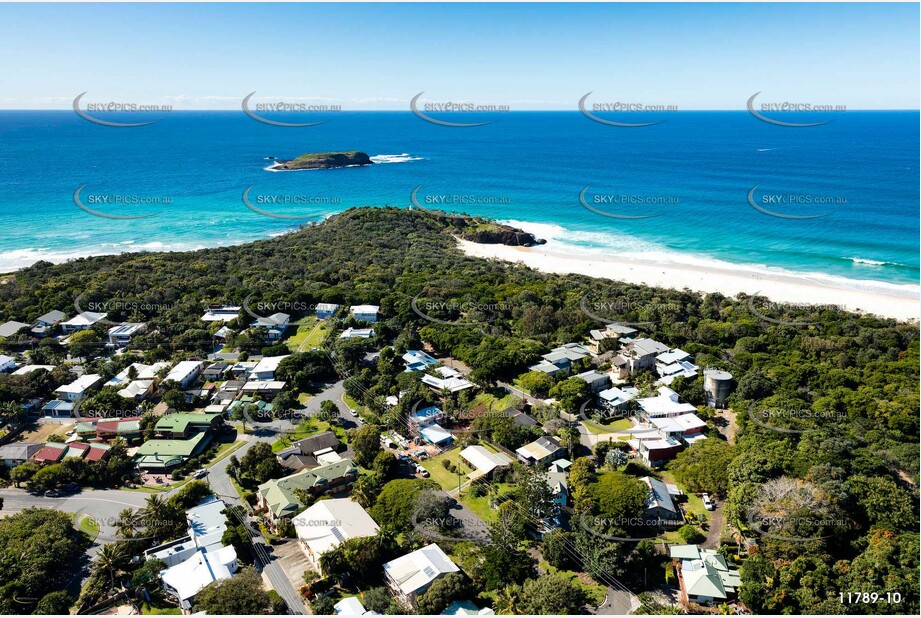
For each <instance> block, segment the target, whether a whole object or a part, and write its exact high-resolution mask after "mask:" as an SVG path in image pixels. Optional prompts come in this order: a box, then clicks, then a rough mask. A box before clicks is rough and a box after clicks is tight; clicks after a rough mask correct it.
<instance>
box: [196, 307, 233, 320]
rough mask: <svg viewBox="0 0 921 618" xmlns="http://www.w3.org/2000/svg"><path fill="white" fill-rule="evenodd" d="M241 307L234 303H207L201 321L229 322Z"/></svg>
mask: <svg viewBox="0 0 921 618" xmlns="http://www.w3.org/2000/svg"><path fill="white" fill-rule="evenodd" d="M242 308H243V307H240V306H236V305H209V306H208V310H207V311H206V312H205V315H203V316H201V319H202V322H229V321H230V320H233V319H234V318H236V317H237V316H238V315H239V314H240V309H242Z"/></svg>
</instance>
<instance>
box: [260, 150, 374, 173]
mask: <svg viewBox="0 0 921 618" xmlns="http://www.w3.org/2000/svg"><path fill="white" fill-rule="evenodd" d="M373 163H374V162H373V161H372V160H371V157H369V156H368V154H367V153H364V152H360V151H358V150H349V151H344V152H308V153H307V154H302V155H301V156H299V157H298V158H296V159H292V160H290V161H278V163H276V164H275V165H274V166H273V167H274V169H277V170H316V169H331V168H336V167H351V166H354V165H373Z"/></svg>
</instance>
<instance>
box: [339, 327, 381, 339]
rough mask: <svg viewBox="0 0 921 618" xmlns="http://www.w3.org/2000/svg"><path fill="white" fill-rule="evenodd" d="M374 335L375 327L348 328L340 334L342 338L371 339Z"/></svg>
mask: <svg viewBox="0 0 921 618" xmlns="http://www.w3.org/2000/svg"><path fill="white" fill-rule="evenodd" d="M373 336H374V329H373V328H352V327H351V326H350V327H348V328H346V329H345V330H344V331H342V333H341V334H340V335H339V338H340V339H370V338H371V337H373Z"/></svg>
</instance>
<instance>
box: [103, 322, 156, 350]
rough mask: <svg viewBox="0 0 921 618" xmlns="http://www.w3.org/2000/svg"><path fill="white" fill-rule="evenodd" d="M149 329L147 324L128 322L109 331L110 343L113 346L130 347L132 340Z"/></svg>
mask: <svg viewBox="0 0 921 618" xmlns="http://www.w3.org/2000/svg"><path fill="white" fill-rule="evenodd" d="M146 328H147V324H146V323H145V322H126V323H125V324H119V325H118V326H113V327H112V328H110V329H109V343H111V344H112V345H128V344H129V343H131V338H132V337H133V336H134V335H137V334H138V333H142V332H144V329H146Z"/></svg>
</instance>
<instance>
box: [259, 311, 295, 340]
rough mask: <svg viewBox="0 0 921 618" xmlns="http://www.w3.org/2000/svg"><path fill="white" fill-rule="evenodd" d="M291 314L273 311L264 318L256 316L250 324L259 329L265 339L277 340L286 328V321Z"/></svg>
mask: <svg viewBox="0 0 921 618" xmlns="http://www.w3.org/2000/svg"><path fill="white" fill-rule="evenodd" d="M290 319H291V316H290V315H288V314H287V313H281V312H279V313H273V314H272V315H270V316H268V317H264V318H257V319H256V321H255V322H253V323H252V324H250V326H251V327H252V328H254V329H256V330H258V331H260V332H261V333H262V335H263V337H265V340H266V341H278V340H279V339H281V338H282V337H283V336H284V334H285V331H286V330H288V321H289V320H290Z"/></svg>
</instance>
